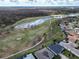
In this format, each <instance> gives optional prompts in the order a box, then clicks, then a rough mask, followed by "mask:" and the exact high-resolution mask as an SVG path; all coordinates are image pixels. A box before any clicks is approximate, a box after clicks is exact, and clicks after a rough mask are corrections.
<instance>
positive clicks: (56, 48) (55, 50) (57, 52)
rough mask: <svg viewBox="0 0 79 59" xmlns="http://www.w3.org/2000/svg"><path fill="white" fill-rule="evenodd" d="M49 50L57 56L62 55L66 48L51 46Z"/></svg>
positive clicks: (56, 45) (57, 45)
mask: <svg viewBox="0 0 79 59" xmlns="http://www.w3.org/2000/svg"><path fill="white" fill-rule="evenodd" d="M48 49H49V50H50V51H52V53H54V54H55V55H58V54H60V53H61V52H62V51H63V50H64V48H63V47H62V46H60V45H59V44H55V45H50V46H48Z"/></svg>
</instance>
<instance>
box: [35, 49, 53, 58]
mask: <svg viewBox="0 0 79 59" xmlns="http://www.w3.org/2000/svg"><path fill="white" fill-rule="evenodd" d="M35 56H36V57H37V59H52V58H53V57H54V54H53V53H52V52H51V51H50V50H48V49H47V48H44V49H42V50H39V51H37V52H35Z"/></svg>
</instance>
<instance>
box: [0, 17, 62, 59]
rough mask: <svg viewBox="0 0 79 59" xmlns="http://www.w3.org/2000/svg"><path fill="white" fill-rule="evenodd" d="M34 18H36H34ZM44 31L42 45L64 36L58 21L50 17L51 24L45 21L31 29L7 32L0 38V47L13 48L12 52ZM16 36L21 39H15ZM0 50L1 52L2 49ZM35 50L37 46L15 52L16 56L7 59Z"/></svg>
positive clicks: (47, 44) (52, 42)
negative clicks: (6, 35)
mask: <svg viewBox="0 0 79 59" xmlns="http://www.w3.org/2000/svg"><path fill="white" fill-rule="evenodd" d="M34 20H36V18H35V19H34ZM30 21H31V20H30ZM20 22H21V21H20ZM23 22H24V21H23ZM50 28H52V29H50ZM44 33H46V34H47V36H46V39H45V41H44V42H43V44H42V45H43V47H47V46H49V45H50V44H54V43H55V42H57V41H60V40H63V38H64V35H63V33H62V32H61V29H60V27H59V26H58V22H57V21H56V20H55V19H53V18H52V20H51V24H50V21H46V22H45V23H43V24H41V25H39V26H36V27H35V28H32V29H25V30H24V31H14V32H13V33H11V34H9V35H8V37H5V38H4V39H3V40H0V45H1V46H2V47H1V46H0V48H3V47H4V48H5V47H9V48H10V47H11V48H12V49H13V50H12V51H14V50H15V51H14V52H13V53H15V52H17V51H18V49H20V48H23V47H25V46H26V45H28V44H29V43H30V42H31V41H33V40H35V37H37V36H38V35H43V34H44ZM17 37H21V40H16V38H17ZM13 47H14V48H13ZM0 50H1V52H2V49H0ZM36 50H37V48H33V49H31V50H29V51H26V52H23V53H20V54H17V55H16V56H13V57H11V58H9V59H16V58H17V57H20V56H22V55H23V54H24V53H26V54H28V53H33V52H35V51H36ZM8 52H10V51H8Z"/></svg>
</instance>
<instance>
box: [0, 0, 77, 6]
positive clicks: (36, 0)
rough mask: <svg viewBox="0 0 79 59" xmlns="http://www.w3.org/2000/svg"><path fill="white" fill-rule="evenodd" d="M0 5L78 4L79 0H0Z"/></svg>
mask: <svg viewBox="0 0 79 59" xmlns="http://www.w3.org/2000/svg"><path fill="white" fill-rule="evenodd" d="M0 6H79V0H42V1H41V0H33V1H32V0H0Z"/></svg>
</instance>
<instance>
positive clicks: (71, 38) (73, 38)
mask: <svg viewBox="0 0 79 59" xmlns="http://www.w3.org/2000/svg"><path fill="white" fill-rule="evenodd" d="M67 38H68V41H71V42H76V41H77V40H79V35H78V34H77V33H75V32H70V33H69V34H68V36H67Z"/></svg>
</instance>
